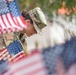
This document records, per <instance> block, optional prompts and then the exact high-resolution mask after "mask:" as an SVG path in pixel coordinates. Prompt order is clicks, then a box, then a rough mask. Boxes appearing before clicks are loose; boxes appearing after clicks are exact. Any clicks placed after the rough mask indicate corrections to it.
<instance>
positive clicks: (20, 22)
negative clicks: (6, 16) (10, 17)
mask: <svg viewBox="0 0 76 75" xmlns="http://www.w3.org/2000/svg"><path fill="white" fill-rule="evenodd" d="M17 20H18V22H19V24H20V25H21V26H22V27H23V28H26V25H24V24H23V23H22V21H21V19H20V17H17Z"/></svg>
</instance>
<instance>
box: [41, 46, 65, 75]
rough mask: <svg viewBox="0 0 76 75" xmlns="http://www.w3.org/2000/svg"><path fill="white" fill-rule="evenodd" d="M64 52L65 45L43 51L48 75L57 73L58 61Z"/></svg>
mask: <svg viewBox="0 0 76 75" xmlns="http://www.w3.org/2000/svg"><path fill="white" fill-rule="evenodd" d="M63 50H64V45H57V46H55V47H48V48H46V49H43V51H42V54H43V60H44V62H45V65H46V68H47V72H48V75H54V74H55V73H56V61H57V58H58V57H59V55H60V54H61V53H62V51H63Z"/></svg>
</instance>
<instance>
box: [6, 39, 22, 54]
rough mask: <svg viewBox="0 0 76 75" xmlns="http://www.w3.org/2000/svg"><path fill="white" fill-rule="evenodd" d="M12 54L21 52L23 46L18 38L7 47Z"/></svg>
mask: <svg viewBox="0 0 76 75" xmlns="http://www.w3.org/2000/svg"><path fill="white" fill-rule="evenodd" d="M6 48H7V50H8V52H9V53H10V55H16V54H17V53H19V52H21V51H22V50H23V49H22V46H21V44H20V42H19V41H18V40H15V41H14V42H13V43H11V44H10V45H9V46H7V47H6Z"/></svg>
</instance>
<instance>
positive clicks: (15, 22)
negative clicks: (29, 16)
mask: <svg viewBox="0 0 76 75" xmlns="http://www.w3.org/2000/svg"><path fill="white" fill-rule="evenodd" d="M26 27H27V25H26V23H25V21H24V19H23V17H22V16H21V14H20V11H19V9H18V4H17V1H16V0H13V1H11V2H8V1H7V0H0V34H5V33H9V32H16V31H19V30H22V29H23V28H26Z"/></svg>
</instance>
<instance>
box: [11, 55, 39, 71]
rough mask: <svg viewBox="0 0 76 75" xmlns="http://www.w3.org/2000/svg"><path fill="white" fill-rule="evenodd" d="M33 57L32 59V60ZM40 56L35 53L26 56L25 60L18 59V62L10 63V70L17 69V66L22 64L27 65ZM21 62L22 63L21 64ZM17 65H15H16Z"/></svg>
mask: <svg viewBox="0 0 76 75" xmlns="http://www.w3.org/2000/svg"><path fill="white" fill-rule="evenodd" d="M33 59H34V60H33ZM39 59H40V58H39V55H35V56H31V57H28V58H26V59H25V60H22V61H20V63H16V64H14V65H12V66H11V67H12V69H11V70H12V71H15V70H17V69H18V68H20V67H22V66H24V65H28V64H30V63H32V62H33V61H37V60H39ZM21 64H22V65H21ZM16 66H17V67H16Z"/></svg>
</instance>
